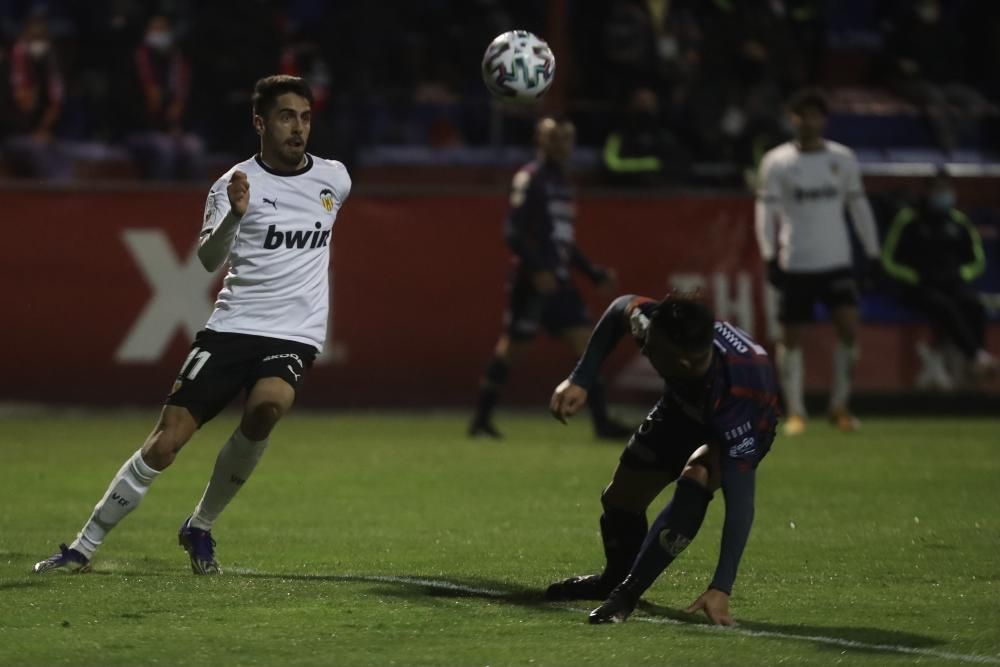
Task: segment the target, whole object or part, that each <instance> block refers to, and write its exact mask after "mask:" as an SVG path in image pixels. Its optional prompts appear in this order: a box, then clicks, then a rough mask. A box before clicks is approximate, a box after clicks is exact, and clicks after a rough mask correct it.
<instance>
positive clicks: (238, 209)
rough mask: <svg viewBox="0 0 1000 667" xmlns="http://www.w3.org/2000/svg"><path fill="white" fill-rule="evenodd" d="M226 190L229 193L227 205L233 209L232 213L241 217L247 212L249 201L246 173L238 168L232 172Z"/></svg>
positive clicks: (248, 184) (248, 185)
mask: <svg viewBox="0 0 1000 667" xmlns="http://www.w3.org/2000/svg"><path fill="white" fill-rule="evenodd" d="M226 192H227V193H228V194H229V205H230V206H231V207H232V209H233V214H235V215H237V216H238V217H241V218H242V217H243V214H244V213H246V212H247V204H249V203H250V183H249V182H248V181H247V175H246V174H244V173H243V172H242V171H239V170H237V171H235V172H233V177H232V178H230V179H229V185H228V186H226Z"/></svg>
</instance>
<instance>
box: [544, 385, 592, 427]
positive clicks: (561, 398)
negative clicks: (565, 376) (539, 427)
mask: <svg viewBox="0 0 1000 667" xmlns="http://www.w3.org/2000/svg"><path fill="white" fill-rule="evenodd" d="M586 402H587V390H586V389H584V388H583V387H581V386H580V385H578V384H573V383H572V382H570V381H569V380H563V381H562V382H560V383H559V386H558V387H556V390H555V392H553V393H552V400H551V401H549V410H551V411H552V416H553V417H555V418H556V419H558V420H559V421H561V422H562V423H563V424H565V423H566V418H567V417H572V416H573V415H575V414H576V413H577V412H579V410H580V408H582V407H583V404H584V403H586Z"/></svg>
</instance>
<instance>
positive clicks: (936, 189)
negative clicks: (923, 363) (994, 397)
mask: <svg viewBox="0 0 1000 667" xmlns="http://www.w3.org/2000/svg"><path fill="white" fill-rule="evenodd" d="M882 264H883V267H884V268H885V272H886V273H887V274H888V275H889V276H890V277H892V278H893V279H894V280H895V281H896V282H897V283H898V285H899V287H900V290H901V292H902V298H903V301H904V302H906V303H907V304H909V305H911V306H913V307H914V308H916V309H917V310H920V311H921V312H923V313H925V314H926V315H927V317H928V318H929V319H930V322H931V324H932V326H933V327H934V328H935V329H936V330H937V331H940V332H941V333H942V334H943V335H944V337H945V339H947V340H948V341H949V342H951V343H954V345H955V346H956V347H958V349H960V350H961V351H962V354H963V355H964V357H965V358H966V359H967V360H968V362H969V363H970V364H971V367H972V369H973V373H974V374H975V375H976V376H977V377H983V376H985V375H988V374H989V373H991V372H992V371H994V370H995V367H996V361H995V360H994V358H993V356H992V355H991V354H990V353H989V352H987V351H986V349H985V337H986V313H985V309H984V308H983V304H982V303H981V302H980V300H979V295H978V294H977V292H976V290H975V289H974V288H973V287H972V285H971V284H970V283H971V282H972V281H973V280H975V279H976V278H977V277H978V276H979V275H981V274H982V273H983V271H984V270H985V269H986V256H985V254H984V253H983V244H982V240H981V239H980V238H979V233H978V232H977V231H976V228H975V226H974V225H973V224H972V223H971V222H970V221H969V219H968V218H967V217H966V216H965V214H964V213H962V212H961V211H959V210H958V209H957V208H955V192H954V189H953V188H952V185H951V180H950V179H949V177H948V174H947V173H946V172H944V171H943V170H939V171H938V172H937V174H936V175H935V176H934V177H933V178H932V179H931V181H930V184H929V187H928V189H927V193H926V195H925V196H924V197H923V199H922V201H921V202H920V203H919V204H918V205H917V206H914V207H910V206H908V207H906V208H904V209H902V210H901V211H900V212H899V213H898V214H897V215H896V217H895V219H894V220H893V221H892V225H891V226H890V228H889V232H888V234H886V238H885V243H884V245H883V247H882Z"/></svg>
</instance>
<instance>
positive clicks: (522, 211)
mask: <svg viewBox="0 0 1000 667" xmlns="http://www.w3.org/2000/svg"><path fill="white" fill-rule="evenodd" d="M536 130H537V131H536V141H537V144H538V159H536V160H534V161H532V162H529V163H528V164H526V165H525V166H524V167H522V168H521V169H520V170H519V171H518V172H517V173H516V174H515V175H514V180H513V184H512V186H511V192H510V212H509V213H508V215H507V220H506V223H505V225H504V236H505V238H506V240H507V245H508V246H510V249H511V251H512V253H513V257H512V263H513V267H512V270H511V274H510V278H509V282H508V285H507V292H508V296H509V299H510V302H509V306H508V308H507V312H506V313H505V315H504V331H503V333H502V334H501V335H500V339H499V340H498V341H497V344H496V347H495V348H494V353H493V357H492V358H491V359H490V362H489V364H488V365H487V367H486V372H485V374H484V375H483V378H482V380H481V382H480V388H479V399H478V402H477V405H476V413H475V415H474V416H473V418H472V423H471V424H470V425H469V435H470V436H480V435H485V436H489V437H493V438H499V437H500V432H499V431H498V430H497V428H496V427H495V426H494V424H493V409H494V407H495V406H496V403H497V400H498V398H499V395H500V391H501V389H502V388H503V386H504V384H506V382H507V378H508V376H509V374H510V366H511V363H512V362H513V360H514V359H516V357H517V356H519V353H520V352H521V351H522V350H524V349H525V348H526V347H527V345H528V344H529V343H530V342H531V341H532V339H534V337H535V336H536V335H537V334H538V330H539V328H540V327H544V328H545V330H546V331H547V332H548V333H549V334H550V335H552V336H554V337H557V338H561V339H563V340H565V341H566V342H567V343H568V344H569V346H570V348H571V349H572V350H573V353H574V354H576V355H580V354H582V353H583V351H584V349H586V346H587V339H588V338H589V336H590V325H591V321H590V317H589V315H588V314H587V308H586V306H585V305H584V302H583V299H582V298H581V297H580V293H579V292H578V291H577V289H576V285H575V284H574V283H573V279H572V276H571V273H572V271H573V270H574V269H576V270H578V271H580V272H581V273H583V274H584V275H586V276H587V277H588V278H589V279H590V280H591V281H593V282H594V283H595V284H597V285H600V286H602V287H604V288H608V289H614V286H615V283H616V279H615V273H614V271H613V270H612V269H606V268H604V267H601V266H597V265H595V264H591V263H590V261H589V260H588V259H587V258H586V257H585V256H584V255H583V253H582V252H580V249H579V248H578V247H577V245H576V236H575V234H576V230H575V226H576V204H575V203H574V192H573V187H572V185H571V183H570V180H569V176H568V165H569V158H570V154H571V153H572V151H573V143H574V141H575V136H576V129H575V127H574V126H573V123H571V122H570V121H567V120H562V121H560V120H556V119H554V118H549V117H546V118H543V119H541V120H540V121H539V123H538V126H537V128H536ZM588 405H589V407H590V411H591V416H592V417H593V421H594V431H595V433H596V434H597V435H598V437H602V438H614V439H618V438H625V437H627V436H628V435H629V434H630V433H631V429H629V428H628V427H626V426H624V425H623V424H620V423H618V422H616V421H614V420H613V419H611V418H610V417H609V416H608V414H607V406H606V401H605V395H604V390H603V386H602V385H601V383H600V382H597V383H596V384H595V385H594V387H592V388H591V390H590V395H589V398H588Z"/></svg>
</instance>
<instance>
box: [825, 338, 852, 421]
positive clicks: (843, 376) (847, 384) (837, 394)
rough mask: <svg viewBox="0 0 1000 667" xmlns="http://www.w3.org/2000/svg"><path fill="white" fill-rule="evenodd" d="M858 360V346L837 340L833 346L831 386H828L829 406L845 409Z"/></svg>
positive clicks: (849, 397)
mask: <svg viewBox="0 0 1000 667" xmlns="http://www.w3.org/2000/svg"><path fill="white" fill-rule="evenodd" d="M857 360H858V346H857V345H845V344H844V343H843V342H841V341H837V345H836V346H835V347H834V348H833V386H832V387H831V388H830V408H831V409H847V402H848V401H849V400H850V399H851V376H852V375H853V374H854V364H855V363H856V362H857Z"/></svg>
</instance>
